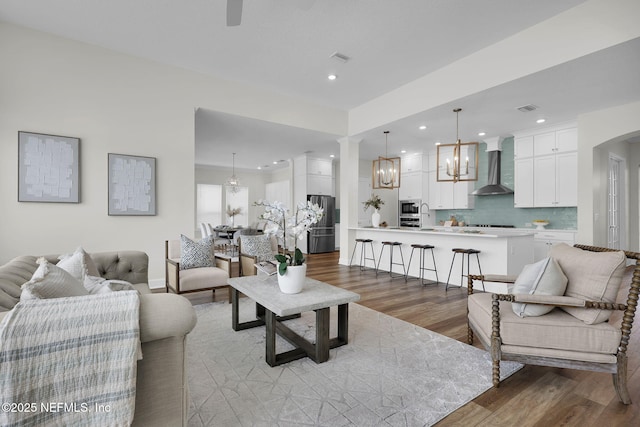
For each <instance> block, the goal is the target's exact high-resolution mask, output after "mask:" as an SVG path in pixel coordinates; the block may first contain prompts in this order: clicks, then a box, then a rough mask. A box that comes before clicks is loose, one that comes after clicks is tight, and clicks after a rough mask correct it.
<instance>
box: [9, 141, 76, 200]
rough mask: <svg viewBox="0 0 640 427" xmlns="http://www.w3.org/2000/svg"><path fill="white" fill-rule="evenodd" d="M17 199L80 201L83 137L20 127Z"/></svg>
mask: <svg viewBox="0 0 640 427" xmlns="http://www.w3.org/2000/svg"><path fill="white" fill-rule="evenodd" d="M18 202H45V203H47V202H48V203H80V138H74V137H70V136H59V135H49V134H44V133H36V132H26V131H18Z"/></svg>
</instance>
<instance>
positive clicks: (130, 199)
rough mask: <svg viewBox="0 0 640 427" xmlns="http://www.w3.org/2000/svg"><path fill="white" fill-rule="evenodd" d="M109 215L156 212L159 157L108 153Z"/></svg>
mask: <svg viewBox="0 0 640 427" xmlns="http://www.w3.org/2000/svg"><path fill="white" fill-rule="evenodd" d="M108 168H109V173H108V175H109V192H108V194H109V202H108V204H109V207H108V214H109V215H110V216H119V215H126V216H131V215H133V216H149V215H151V216H152V215H156V158H155V157H146V156H134V155H128V154H116V153H109V154H108Z"/></svg>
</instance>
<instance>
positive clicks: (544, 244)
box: [533, 218, 576, 262]
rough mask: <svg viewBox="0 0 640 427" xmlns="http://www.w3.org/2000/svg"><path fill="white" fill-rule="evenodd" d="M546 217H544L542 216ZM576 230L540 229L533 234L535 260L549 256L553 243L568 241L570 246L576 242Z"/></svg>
mask: <svg viewBox="0 0 640 427" xmlns="http://www.w3.org/2000/svg"><path fill="white" fill-rule="evenodd" d="M540 219H544V218H540ZM575 239H576V232H575V231H564V230H540V231H536V232H535V234H534V236H533V258H534V262H536V261H540V260H542V259H544V258H546V257H548V256H549V252H550V251H551V248H552V247H553V245H556V244H558V243H566V244H567V245H569V246H573V245H574V244H575Z"/></svg>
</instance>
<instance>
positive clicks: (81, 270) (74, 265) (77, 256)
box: [56, 250, 87, 283]
mask: <svg viewBox="0 0 640 427" xmlns="http://www.w3.org/2000/svg"><path fill="white" fill-rule="evenodd" d="M84 256H85V253H84V251H80V250H76V251H75V252H74V253H72V254H66V255H60V256H59V257H58V259H59V260H60V261H58V263H57V264H56V266H58V267H59V268H61V269H63V270H64V271H66V272H67V273H69V274H71V275H72V276H73V277H74V278H75V279H76V280H78V281H79V282H80V283H82V282H83V281H84V278H85V276H86V275H87V264H85V262H84Z"/></svg>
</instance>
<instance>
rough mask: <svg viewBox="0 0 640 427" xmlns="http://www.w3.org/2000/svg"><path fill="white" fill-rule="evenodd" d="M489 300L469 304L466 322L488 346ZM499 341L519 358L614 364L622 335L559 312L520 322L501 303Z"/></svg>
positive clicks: (484, 296)
mask: <svg viewBox="0 0 640 427" xmlns="http://www.w3.org/2000/svg"><path fill="white" fill-rule="evenodd" d="M491 298H492V295H491V294H490V293H478V294H473V295H470V296H469V300H468V307H469V322H470V323H471V324H472V325H473V326H474V330H475V331H476V332H477V333H479V334H481V335H482V339H483V341H484V342H491V328H492V325H491V308H492V304H491V303H492V301H491ZM576 310H585V309H576ZM500 338H501V340H502V349H503V351H507V350H506V346H509V349H512V348H519V351H518V352H519V353H521V354H532V352H535V353H536V354H538V355H541V356H542V355H544V356H548V357H558V358H562V359H568V360H583V361H594V362H596V361H597V362H604V363H615V360H616V357H615V354H616V353H617V351H618V346H619V345H620V338H621V332H620V329H617V328H615V327H614V326H612V325H610V324H609V323H600V324H597V325H587V324H586V323H584V322H583V321H581V320H579V319H577V318H575V317H574V316H572V315H570V314H568V313H566V312H564V311H562V310H560V309H558V308H556V309H554V310H552V311H551V312H549V313H548V314H546V315H544V316H537V317H525V318H520V317H518V316H517V315H516V314H515V313H514V312H513V310H511V309H510V307H509V303H508V302H505V301H501V302H500Z"/></svg>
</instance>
